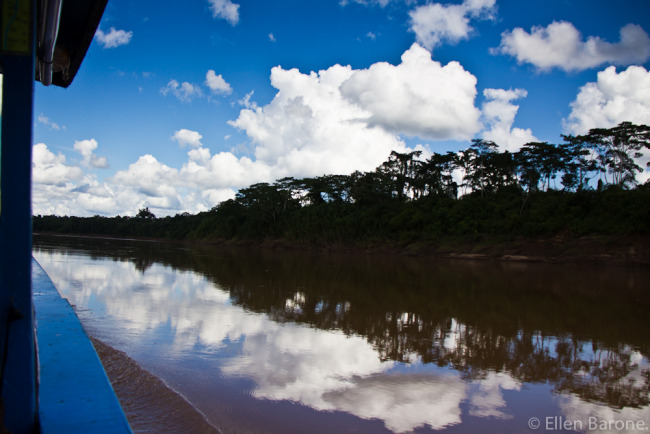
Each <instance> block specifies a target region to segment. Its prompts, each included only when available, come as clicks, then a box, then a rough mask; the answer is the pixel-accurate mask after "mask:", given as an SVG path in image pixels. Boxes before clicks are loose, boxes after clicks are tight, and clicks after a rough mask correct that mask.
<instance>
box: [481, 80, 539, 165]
mask: <svg viewBox="0 0 650 434" xmlns="http://www.w3.org/2000/svg"><path fill="white" fill-rule="evenodd" d="M527 95H528V92H526V90H525V89H514V90H513V89H509V90H505V89H485V90H484V91H483V96H485V100H486V101H485V103H483V109H482V112H483V122H484V123H485V125H486V127H487V128H488V129H487V130H486V131H484V132H483V133H482V136H483V138H484V139H485V140H491V141H493V142H494V143H496V144H497V145H499V147H500V149H501V150H502V151H503V150H507V151H510V152H517V151H518V150H519V149H520V148H521V147H522V146H523V145H525V144H526V143H530V142H537V141H538V140H537V138H536V137H535V136H534V135H533V133H532V131H531V130H530V129H529V128H527V129H522V128H516V127H515V128H513V124H514V122H515V115H516V114H517V111H518V110H519V106H518V105H515V104H513V103H512V102H511V101H513V100H516V99H521V98H525V97H526V96H527Z"/></svg>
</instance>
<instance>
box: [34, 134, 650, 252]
mask: <svg viewBox="0 0 650 434" xmlns="http://www.w3.org/2000/svg"><path fill="white" fill-rule="evenodd" d="M562 138H563V140H564V143H561V144H550V143H547V142H533V143H528V144H526V145H525V146H523V147H522V148H521V149H520V150H519V151H517V152H513V153H511V152H508V151H504V152H499V150H498V146H497V145H496V144H495V143H493V142H490V141H486V140H482V139H476V140H473V142H472V145H471V147H470V148H468V149H466V150H464V151H460V152H457V153H453V152H449V153H446V154H437V153H434V154H433V155H432V156H431V157H430V158H428V159H426V160H423V159H421V158H420V157H421V152H420V151H415V152H409V153H398V152H392V153H391V154H390V157H389V159H388V160H387V161H386V162H384V163H383V164H381V165H380V166H379V167H378V168H377V169H375V170H374V171H372V172H354V173H352V174H351V175H325V176H320V177H316V178H302V179H295V178H283V179H280V180H277V181H276V182H275V183H273V184H269V183H259V184H254V185H251V186H250V187H247V188H244V189H242V190H240V191H239V192H238V193H237V195H236V197H235V199H231V200H228V201H225V202H222V203H220V204H219V205H217V206H216V207H214V208H213V209H212V210H210V211H208V212H203V213H199V214H196V215H190V214H187V213H184V214H177V215H176V216H173V217H164V218H156V216H155V215H154V214H153V213H152V212H151V211H150V210H149V209H148V208H144V209H141V210H140V211H139V212H138V214H137V215H136V216H135V217H120V216H118V217H101V216H95V217H57V216H36V217H34V223H33V225H34V231H35V232H57V233H68V234H88V235H109V236H126V237H152V238H170V239H203V240H214V241H218V240H234V241H240V240H241V241H249V240H255V241H260V240H265V239H282V240H285V241H288V242H293V241H295V242H313V243H342V244H352V243H380V244H381V243H389V244H413V243H428V242H436V241H439V240H441V239H443V238H449V237H456V238H461V239H464V240H472V239H480V238H481V237H483V236H491V237H494V236H496V237H502V238H509V237H517V236H538V235H541V236H548V235H554V234H557V233H571V234H574V235H585V234H614V235H616V234H621V235H622V234H625V235H628V234H635V233H648V232H650V229H649V225H648V221H650V183H648V182H646V183H645V184H643V185H637V182H636V175H637V173H639V172H641V171H642V170H643V169H642V168H641V167H640V166H639V165H638V164H637V163H636V159H638V158H639V157H640V156H641V154H640V151H641V150H642V149H643V148H647V149H650V127H648V126H645V125H635V124H632V123H630V122H623V123H621V124H619V125H618V126H616V127H613V128H609V129H604V128H597V129H592V130H590V131H589V133H588V134H586V135H584V136H562Z"/></svg>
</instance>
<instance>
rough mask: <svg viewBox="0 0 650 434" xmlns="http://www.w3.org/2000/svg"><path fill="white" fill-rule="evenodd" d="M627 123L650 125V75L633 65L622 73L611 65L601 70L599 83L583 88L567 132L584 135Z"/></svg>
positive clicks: (571, 115)
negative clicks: (598, 129) (594, 130)
mask: <svg viewBox="0 0 650 434" xmlns="http://www.w3.org/2000/svg"><path fill="white" fill-rule="evenodd" d="M624 121H629V122H633V123H635V124H645V125H650V72H649V71H647V70H646V69H645V68H643V67H641V66H629V67H628V68H627V69H625V70H622V71H621V72H616V67H614V66H610V67H608V68H607V69H605V70H603V71H600V72H599V73H598V76H597V80H596V81H595V82H590V83H587V84H585V85H584V86H582V87H581V88H580V91H579V92H578V95H577V97H576V99H575V100H574V101H573V102H572V103H571V113H570V114H569V117H568V119H565V120H564V129H565V131H566V132H568V133H571V134H584V133H586V132H587V131H589V130H590V129H592V128H610V127H613V126H616V125H618V124H619V123H621V122H624Z"/></svg>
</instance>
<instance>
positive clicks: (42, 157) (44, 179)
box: [32, 143, 83, 185]
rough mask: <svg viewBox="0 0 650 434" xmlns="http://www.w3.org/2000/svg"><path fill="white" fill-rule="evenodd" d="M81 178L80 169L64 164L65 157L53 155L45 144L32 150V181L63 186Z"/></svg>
mask: <svg viewBox="0 0 650 434" xmlns="http://www.w3.org/2000/svg"><path fill="white" fill-rule="evenodd" d="M82 177H83V171H82V170H81V168H79V167H77V166H74V165H69V164H67V163H66V158H65V155H63V154H61V153H59V154H54V153H53V152H52V151H50V150H49V149H48V148H47V145H46V144H45V143H37V144H35V145H34V147H33V148H32V180H33V182H35V183H40V184H47V185H63V184H66V183H68V182H70V181H73V180H78V179H81V178H82Z"/></svg>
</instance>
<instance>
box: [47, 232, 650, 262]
mask: <svg viewBox="0 0 650 434" xmlns="http://www.w3.org/2000/svg"><path fill="white" fill-rule="evenodd" d="M34 235H37V236H38V235H44V236H60V237H73V238H76V237H78V238H90V239H93V238H97V239H113V240H123V241H146V242H166V243H177V244H179V245H189V246H224V247H240V248H256V249H259V248H261V249H265V250H271V251H272V250H279V251H315V252H323V253H333V254H335V253H346V254H362V255H399V256H413V257H431V258H436V257H438V258H446V259H458V260H474V261H479V260H480V261H508V262H545V263H575V264H611V265H619V266H631V267H642V268H646V267H647V268H650V235H645V234H642V235H627V236H612V235H591V236H581V237H576V236H572V235H565V234H560V235H556V236H553V237H527V238H524V237H518V238H514V239H502V238H487V237H483V238H479V239H477V240H467V239H458V238H456V239H451V238H448V239H442V240H422V241H417V242H411V243H404V244H388V243H367V244H352V243H349V244H343V243H319V242H303V241H287V240H283V239H280V240H274V239H271V240H263V241H251V240H214V239H213V240H203V239H195V240H171V239H164V238H163V239H161V238H140V237H107V236H92V235H85V234H58V233H35V234H34Z"/></svg>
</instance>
